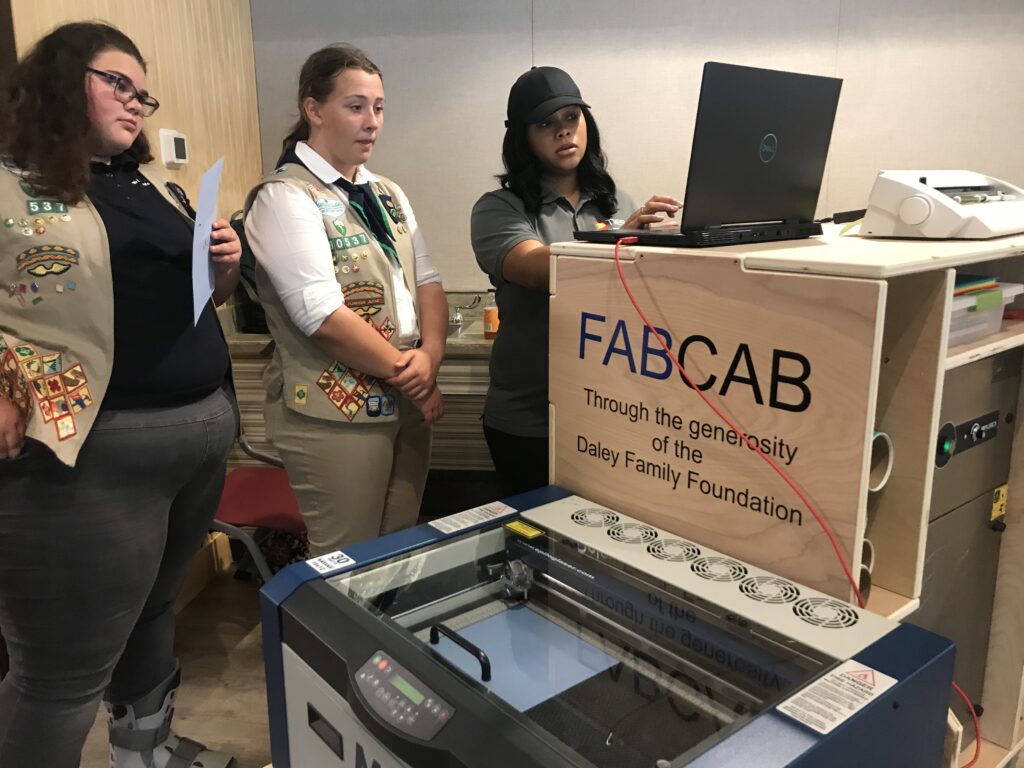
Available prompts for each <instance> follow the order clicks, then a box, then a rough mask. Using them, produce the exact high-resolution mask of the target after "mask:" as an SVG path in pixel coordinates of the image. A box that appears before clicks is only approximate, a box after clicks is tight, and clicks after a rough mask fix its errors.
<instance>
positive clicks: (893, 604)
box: [864, 586, 921, 621]
mask: <svg viewBox="0 0 1024 768" xmlns="http://www.w3.org/2000/svg"><path fill="white" fill-rule="evenodd" d="M920 604H921V601H920V600H918V599H917V598H916V597H907V596H906V595H900V594H898V593H896V592H890V591H889V590H888V589H883V588H882V587H879V586H873V587H871V593H870V594H869V595H868V602H867V605H865V606H864V608H865V610H868V611H871V612H872V613H876V614H878V615H879V616H885V617H886V618H889V619H892V620H893V621H903V619H905V618H907V616H909V615H910V614H912V613H913V612H914V611H916V610H917V607H918V606H919V605H920Z"/></svg>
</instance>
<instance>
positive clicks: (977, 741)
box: [615, 237, 981, 768]
mask: <svg viewBox="0 0 1024 768" xmlns="http://www.w3.org/2000/svg"><path fill="white" fill-rule="evenodd" d="M635 242H637V239H636V238H635V237H623V238H621V239H619V240H618V241H617V242H616V243H615V268H616V269H617V270H618V271H619V281H620V282H621V283H622V287H623V289H625V291H626V295H627V296H628V297H629V301H630V303H631V304H632V305H633V309H635V310H636V313H637V314H638V315H640V319H641V320H643V321H644V325H646V326H647V327H648V328H649V329H650V330H651V333H653V334H654V337H655V338H656V339H657V340H658V343H659V344H661V347H662V349H664V350H665V353H666V354H667V355H668V357H669V359H670V360H671V361H672V362H673V363H674V364H675V366H676V368H678V369H679V373H681V374H682V375H683V378H684V379H685V380H686V383H687V384H689V385H690V387H691V388H692V389H693V391H694V392H696V393H697V395H698V396H699V397H700V399H701V400H703V401H704V404H705V405H706V406H707V407H708V408H710V409H711V410H712V411H714V412H715V415H716V416H718V418H720V419H721V420H722V421H724V422H725V423H726V424H728V425H729V428H730V429H732V430H733V432H735V433H736V434H737V435H739V436H740V437H742V438H743V442H745V443H746V444H747V447H748V448H750V449H751V450H754V451H756V452H757V455H758V456H760V457H761V458H762V459H764V460H765V461H766V462H768V466H770V467H771V468H772V469H773V470H775V473H776V474H777V475H778V476H779V477H781V478H782V479H783V480H784V481H785V482H786V485H788V486H789V487H790V488H792V489H793V491H794V493H796V495H797V496H799V497H800V500H801V501H802V502H803V503H804V504H806V505H807V509H808V511H809V512H810V513H811V515H813V516H814V520H815V521H816V522H817V523H818V525H819V526H820V527H821V530H822V531H824V532H825V535H826V536H827V537H828V540H829V543H830V544H831V545H832V549H833V551H834V552H835V553H836V557H837V558H838V559H839V564H840V565H841V566H842V567H843V573H845V574H846V578H847V579H848V580H849V581H850V585H851V586H852V587H853V593H854V594H855V595H856V596H857V604H858V605H859V606H860V607H861V608H863V607H864V598H863V597H862V596H861V594H860V589H859V588H858V587H857V581H856V579H854V578H853V574H852V573H851V572H850V566H849V565H848V564H847V562H846V558H845V557H843V553H842V551H841V550H840V549H839V542H838V541H836V537H835V535H834V534H833V533H832V530H831V529H830V528H829V526H828V524H827V523H826V522H825V520H824V518H822V517H821V516H820V515H819V514H818V512H817V510H815V509H814V505H813V504H811V502H810V500H809V499H808V498H807V497H806V496H805V495H804V494H803V492H802V491H801V490H800V489H799V488H797V487H796V483H794V482H793V481H792V480H791V479H790V477H789V475H787V474H786V473H785V472H783V471H782V469H781V468H780V467H779V466H778V465H777V464H776V463H775V462H774V461H772V459H771V457H770V456H768V454H766V453H765V452H764V451H762V450H761V447H760V446H759V445H758V444H757V443H755V442H754V441H752V440H751V439H750V438H749V437H747V435H746V433H745V432H744V431H743V430H741V429H740V428H739V427H738V426H736V425H735V424H733V422H732V421H731V420H730V419H729V417H728V416H726V415H725V414H724V413H722V412H721V411H720V410H719V409H718V408H717V407H716V406H715V404H714V403H712V402H711V400H709V399H708V398H707V396H706V395H705V394H704V393H703V392H701V391H700V390H699V389H698V388H697V387H696V386H695V385H694V383H693V380H692V379H691V378H690V375H689V374H688V373H687V372H686V369H685V368H683V366H682V364H681V363H680V362H679V360H678V359H677V358H676V356H675V355H673V354H672V350H671V349H670V348H669V346H668V344H666V343H665V340H664V339H663V338H662V337H661V334H660V333H658V330H657V329H656V328H655V327H654V326H653V325H652V324H651V321H650V320H648V319H647V315H645V314H644V311H643V310H642V309H641V308H640V305H639V304H638V303H637V300H636V298H635V297H634V296H633V292H632V291H631V290H630V289H629V282H628V281H627V280H626V274H625V272H623V271H622V259H621V258H620V257H619V247H620V246H622V245H632V244H633V243H635ZM953 690H955V691H956V692H957V693H958V694H959V695H960V697H961V698H962V699H963V700H964V701H965V702H967V711H968V712H970V713H971V719H972V720H973V721H974V734H975V736H974V757H972V758H971V761H970V762H969V763H967V764H966V765H964V766H963V768H971V767H972V766H973V765H974V764H975V763H977V762H978V758H980V757H981V725H980V724H979V723H978V715H977V713H975V711H974V705H973V704H972V703H971V700H970V699H969V698H968V697H967V694H965V693H964V692H963V691H962V690H961V689H960V686H959V685H957V684H956V683H953Z"/></svg>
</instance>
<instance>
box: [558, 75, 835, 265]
mask: <svg viewBox="0 0 1024 768" xmlns="http://www.w3.org/2000/svg"><path fill="white" fill-rule="evenodd" d="M842 84H843V81H842V80H841V79H838V78H834V77H819V76H817V75H801V74H797V73H794V72H779V71H776V70H772V69H757V68H755V67H741V66H737V65H735V64H721V63H718V62H713V61H709V62H707V63H706V64H705V65H704V76H703V79H702V80H701V86H700V101H699V103H698V105H697V123H696V126H695V127H694V131H693V148H692V149H691V150H690V172H689V176H688V177H687V182H686V196H685V198H684V201H683V211H682V220H681V222H680V227H679V229H675V228H672V229H656V230H649V229H638V230H621V229H618V230H610V229H605V230H596V231H582V230H580V231H577V232H576V233H575V236H576V239H577V240H585V241H587V242H593V243H614V242H616V241H617V240H618V239H620V238H622V237H636V238H637V240H638V242H639V243H640V244H641V245H654V246H670V247H676V248H693V247H702V246H713V245H732V244H735V243H752V242H768V241H771V240H795V239H800V238H804V237H810V236H811V235H820V234H821V225H820V224H816V223H815V222H814V211H815V208H816V207H817V204H818V193H819V192H820V190H821V179H822V175H823V173H824V171H825V160H826V158H827V157H828V145H829V141H830V140H831V138H832V124H833V122H834V121H835V116H836V107H837V105H838V104H839V89H840V88H841V87H842ZM678 215H679V214H677V216H678Z"/></svg>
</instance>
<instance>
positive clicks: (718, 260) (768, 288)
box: [550, 251, 885, 599]
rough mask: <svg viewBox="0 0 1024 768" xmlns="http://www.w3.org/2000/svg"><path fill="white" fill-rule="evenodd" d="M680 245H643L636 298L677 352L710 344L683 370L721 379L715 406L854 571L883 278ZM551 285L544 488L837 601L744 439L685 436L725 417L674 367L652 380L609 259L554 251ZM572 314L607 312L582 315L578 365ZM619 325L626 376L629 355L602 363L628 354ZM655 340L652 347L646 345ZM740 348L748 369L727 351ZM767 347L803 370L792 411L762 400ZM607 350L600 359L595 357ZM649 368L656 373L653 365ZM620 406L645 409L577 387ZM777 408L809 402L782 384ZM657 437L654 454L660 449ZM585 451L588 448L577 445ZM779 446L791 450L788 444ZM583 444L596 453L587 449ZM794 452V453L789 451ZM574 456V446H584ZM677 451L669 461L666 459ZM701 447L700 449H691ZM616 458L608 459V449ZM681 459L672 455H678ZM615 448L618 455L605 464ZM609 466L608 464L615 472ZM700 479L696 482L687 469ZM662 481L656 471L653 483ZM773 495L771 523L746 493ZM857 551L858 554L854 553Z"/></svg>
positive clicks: (820, 562) (811, 534) (832, 572)
mask: <svg viewBox="0 0 1024 768" xmlns="http://www.w3.org/2000/svg"><path fill="white" fill-rule="evenodd" d="M691 253H692V252H674V253H667V252H665V251H661V252H649V253H647V254H643V255H642V256H641V257H640V258H638V259H637V260H636V261H634V262H625V263H624V265H623V266H624V270H625V273H626V276H627V279H628V280H629V282H630V285H631V287H632V290H633V292H634V294H635V295H636V298H637V300H638V302H639V303H640V305H641V306H642V307H643V308H644V309H645V310H646V311H647V312H648V313H649V315H650V316H651V317H653V318H657V322H656V325H658V326H659V327H662V328H664V329H666V330H667V331H668V332H669V334H670V335H671V337H672V339H673V345H672V346H673V350H674V351H675V350H678V348H679V347H680V346H681V344H682V342H683V339H686V338H687V337H690V336H693V335H697V334H699V335H703V336H705V337H706V338H707V339H709V340H711V341H712V342H713V343H714V346H715V349H716V350H717V355H712V354H710V353H709V349H708V346H707V343H706V342H696V343H693V344H692V345H691V346H690V347H689V349H688V351H687V353H686V356H685V360H684V366H685V367H686V368H687V372H688V373H689V374H690V376H691V377H692V378H693V380H694V381H695V382H696V383H698V384H700V383H702V382H704V381H706V380H707V379H708V377H709V376H710V375H714V376H716V377H717V380H716V382H715V384H714V385H713V386H712V387H711V389H710V390H709V394H712V393H713V397H712V399H713V400H717V401H719V402H720V403H721V405H722V406H723V407H724V409H725V411H726V413H727V414H728V415H729V416H730V418H732V419H733V420H735V421H736V422H737V423H738V424H739V425H740V426H741V427H742V428H744V429H745V430H746V431H747V433H748V434H750V435H756V436H758V437H759V438H761V439H762V441H763V442H762V446H763V447H764V448H767V449H768V450H769V451H770V452H773V453H774V454H775V455H774V457H773V458H775V459H776V461H777V462H778V463H779V464H780V466H782V468H783V469H784V470H785V471H787V472H788V473H789V474H790V475H791V477H793V479H794V480H795V481H796V483H797V484H798V485H799V486H800V487H801V488H802V490H803V491H804V492H805V494H806V495H807V496H808V497H809V498H810V500H811V501H812V503H813V504H814V505H815V507H816V509H817V510H818V511H819V512H820V513H822V514H823V515H825V516H826V517H827V518H828V520H829V521H830V523H831V525H832V528H833V530H834V531H835V533H836V534H837V536H838V539H839V542H840V547H841V550H842V552H843V554H844V557H845V558H846V560H847V562H848V563H849V564H850V565H851V567H852V568H853V569H855V570H856V568H857V567H858V565H859V559H860V555H859V552H858V549H859V541H860V537H861V536H862V534H863V528H864V514H863V512H862V510H863V509H864V502H865V495H866V493H867V491H866V484H865V482H864V477H865V469H866V460H867V456H866V453H867V443H868V437H869V435H870V432H871V427H872V421H873V418H874V397H873V394H872V393H874V392H875V389H876V382H877V376H878V357H879V354H880V349H881V333H880V327H881V326H880V322H881V313H882V311H883V307H884V297H885V284H884V283H883V282H880V281H862V280H852V279H842V278H830V277H812V276H798V275H779V274H772V273H756V272H745V271H744V270H743V269H742V268H741V267H740V266H739V263H738V261H737V260H735V259H731V258H727V257H722V256H714V255H712V254H710V253H709V254H708V255H706V256H704V255H700V256H697V255H690V254H691ZM556 268H557V273H556V279H557V282H556V291H555V295H554V296H553V297H552V300H551V327H552V334H551V383H550V397H551V401H552V404H553V412H554V426H553V430H554V438H553V439H554V452H555V460H554V466H553V478H554V481H555V483H557V484H559V485H563V486H565V487H567V488H569V489H571V490H573V491H575V492H578V493H580V494H582V495H584V496H586V497H588V498H591V499H593V500H594V501H597V502H599V503H602V504H606V505H608V506H609V507H611V508H613V509H617V510H620V511H622V512H624V513H626V514H629V515H633V516H636V517H638V518H640V519H642V520H645V521H647V522H650V523H651V524H652V525H657V526H659V527H661V528H665V529H668V530H671V531H673V532H675V533H678V534H680V535H681V536H685V537H687V538H692V539H693V540H694V541H697V542H700V543H703V544H706V545H708V546H711V547H714V548H716V549H718V550H719V551H722V552H726V553H728V554H730V555H732V556H734V557H737V558H739V559H741V560H745V561H748V562H751V563H754V564H756V565H759V566H761V567H763V568H766V569H768V570H771V571H774V572H776V573H779V574H781V575H784V576H786V577H788V578H792V579H794V580H796V581H799V582H801V583H803V584H806V585H808V586H811V587H814V588H815V589H819V590H822V591H824V592H827V593H829V594H832V595H835V596H837V597H841V598H843V599H848V598H849V597H850V595H851V589H850V587H849V584H848V583H847V581H846V578H845V576H844V575H843V571H842V569H841V567H840V565H839V562H838V560H837V558H836V556H835V554H834V553H833V551H832V549H831V547H830V545H829V543H828V540H827V539H826V537H825V536H823V535H822V533H821V530H820V529H819V528H818V526H817V525H816V524H815V522H814V520H813V518H812V515H811V513H810V512H809V511H808V510H807V508H806V507H805V505H804V504H803V503H802V502H800V500H799V498H798V497H797V496H796V495H795V494H794V493H793V492H792V490H791V489H789V487H788V486H786V485H785V484H784V482H783V481H782V480H781V478H779V477H778V476H777V475H775V473H774V472H773V471H772V470H771V468H770V467H768V465H767V464H765V463H764V462H763V461H762V460H761V459H759V458H758V457H757V456H756V455H755V454H754V453H753V452H752V451H751V450H750V449H749V448H747V447H746V446H745V445H729V444H728V443H727V442H725V441H724V440H723V439H722V438H724V437H725V436H724V435H723V436H722V437H720V438H719V439H717V440H716V439H714V438H713V437H712V438H708V437H706V436H701V437H698V438H697V439H694V438H693V437H692V434H691V432H690V429H691V423H692V422H694V421H696V422H698V423H699V425H705V424H706V425H708V426H707V427H703V426H699V428H700V429H701V430H704V429H712V430H713V429H714V427H717V426H720V425H721V422H719V421H718V419H717V417H716V416H715V415H714V414H713V413H712V412H711V411H710V410H709V409H708V408H707V407H706V406H705V405H703V403H702V402H701V401H700V400H699V399H698V397H697V395H696V393H694V392H693V391H691V390H690V389H689V388H687V387H686V386H685V385H684V384H683V383H682V382H681V379H680V377H679V375H678V374H677V373H674V374H673V375H672V376H670V377H669V378H668V379H664V380H659V379H656V378H651V377H648V376H644V375H640V374H641V372H642V370H643V362H642V349H643V346H644V343H643V325H642V322H641V321H640V319H639V318H638V317H637V315H636V313H635V311H634V310H633V308H632V307H631V306H630V304H629V303H628V299H627V298H626V297H625V295H624V292H623V290H622V287H621V285H620V283H619V279H618V275H617V273H616V270H615V264H614V262H613V261H611V260H609V259H607V258H589V259H588V258H576V257H559V258H558V260H557V265H556ZM582 313H593V314H596V315H601V316H604V317H605V318H606V320H605V321H604V322H601V321H600V320H596V319H592V320H588V322H587V326H586V330H587V332H588V333H589V334H593V335H596V336H600V337H601V340H600V341H598V340H591V339H585V340H584V341H583V349H582V352H583V355H582V358H581V335H582ZM619 320H622V321H624V327H625V328H626V331H627V333H628V336H629V345H630V349H631V351H632V358H633V364H634V366H635V368H636V373H631V372H630V362H629V358H628V357H627V356H626V355H623V354H612V355H610V356H608V355H607V352H608V350H609V348H611V347H613V346H614V347H615V348H616V349H620V350H621V349H625V347H626V341H625V338H624V337H623V336H622V335H621V332H620V335H618V336H616V326H617V323H618V321H619ZM656 343H657V342H656V341H655V340H653V339H651V340H650V341H649V345H651V346H653V345H656ZM741 345H746V348H747V349H748V350H749V362H750V363H752V364H753V373H752V372H751V369H750V365H749V364H748V361H747V360H744V359H742V358H738V350H740V349H741ZM776 350H780V351H784V352H786V353H797V354H799V355H802V356H803V357H804V358H806V360H807V361H808V362H809V365H810V373H809V375H807V376H806V386H807V388H808V390H809V391H810V399H809V404H808V405H807V406H806V408H805V409H804V410H800V411H791V410H785V409H781V408H778V407H770V393H771V373H772V367H773V355H774V354H775V351H776ZM606 357H607V360H608V362H607V364H605V362H604V361H605V359H606ZM737 359H739V361H740V362H739V364H738V368H737V374H738V375H739V376H740V377H743V378H747V379H752V378H755V377H756V379H757V384H758V389H759V391H760V393H761V398H762V401H763V404H758V403H757V402H756V398H755V395H754V387H753V386H751V385H750V384H744V383H742V382H740V381H738V380H737V381H733V382H732V383H730V385H729V387H728V390H727V393H726V394H725V395H724V396H722V394H721V393H722V390H723V388H724V386H725V381H726V379H727V378H728V371H729V369H730V366H731V364H732V362H733V361H734V360H737ZM647 367H648V370H650V371H663V370H664V367H665V364H664V362H662V361H661V360H660V359H658V358H653V357H651V358H649V359H648V361H647ZM779 368H780V370H781V371H782V372H783V373H785V374H787V375H789V376H795V377H798V378H800V377H801V375H802V372H801V366H800V364H799V363H795V362H794V361H793V359H787V360H786V362H784V363H783V364H782V365H780V366H779ZM588 389H589V390H591V391H592V392H595V393H597V394H598V395H600V396H602V397H606V398H611V399H613V400H615V401H620V402H623V403H633V404H639V403H642V404H643V405H644V406H645V407H646V415H643V416H641V415H638V416H637V418H636V420H635V421H632V420H631V419H630V418H628V417H627V416H624V415H620V414H618V413H615V412H614V408H612V407H611V406H609V407H605V408H601V407H594V405H593V403H594V402H597V400H596V398H595V397H594V395H593V394H591V395H589V397H590V398H591V401H590V402H591V405H588V392H587V390H588ZM778 399H779V400H780V401H783V402H786V403H788V404H790V405H793V406H796V407H799V405H800V404H801V403H802V401H804V399H805V397H804V395H803V394H801V392H800V390H799V388H798V387H796V386H794V385H792V384H783V385H781V386H780V387H779V390H778ZM659 407H661V408H663V409H664V410H665V411H667V412H669V413H671V414H674V415H676V416H678V417H680V418H681V419H682V424H681V428H680V429H676V428H673V427H672V426H671V425H669V426H666V425H665V424H664V423H662V424H658V423H656V422H657V410H656V409H658V408H659ZM665 437H668V440H669V444H670V447H669V449H668V452H667V453H665V452H663V451H661V450H659V447H658V445H656V443H657V441H660V440H662V439H663V438H665ZM584 442H585V443H586V446H584ZM783 443H784V445H785V446H789V449H788V450H787V449H786V448H785V447H784V445H783ZM591 446H599V448H597V449H593V450H595V451H596V452H597V453H598V455H597V456H595V455H593V453H592V452H591V451H592V449H591ZM794 448H795V449H796V452H795V453H793V452H791V451H792V449H794ZM581 449H583V450H581ZM677 449H678V452H677ZM688 450H689V451H692V450H699V451H700V452H701V457H700V459H701V460H700V462H699V463H697V461H696V455H695V454H693V453H688V452H687V451H688ZM627 451H633V452H634V454H635V458H636V459H640V460H644V461H647V462H651V464H650V466H649V467H645V468H644V471H641V468H640V465H639V463H637V462H634V463H633V464H632V465H631V466H630V465H627V464H626V461H627ZM609 452H612V453H609ZM680 454H681V455H680ZM616 455H617V458H615V457H616ZM613 463H614V466H613ZM691 472H694V473H697V474H698V475H699V477H698V478H696V479H694V476H693V475H691V474H690V473H691ZM659 475H660V477H659ZM703 481H707V482H711V483H714V484H715V486H716V489H721V488H730V489H733V491H734V492H735V494H736V495H735V499H737V500H738V499H739V498H740V496H739V494H740V492H742V491H743V490H744V489H749V493H748V495H747V497H746V500H747V502H748V503H745V504H744V503H741V502H739V501H733V500H732V499H730V500H722V499H721V498H715V497H714V494H707V493H704V492H702V491H701V490H700V483H701V482H703ZM754 497H757V498H759V499H763V498H764V497H768V498H769V499H773V500H774V501H773V503H774V504H781V505H783V506H785V507H787V508H789V509H798V510H800V513H796V512H792V513H787V512H782V513H781V514H780V516H779V517H781V518H782V519H779V517H776V516H775V515H773V514H771V513H769V514H765V512H764V508H766V507H767V506H768V505H765V504H762V505H761V506H762V509H760V510H758V509H756V508H755V507H754V504H753V502H750V501H749V500H750V499H752V498H754ZM855 544H857V545H858V546H855Z"/></svg>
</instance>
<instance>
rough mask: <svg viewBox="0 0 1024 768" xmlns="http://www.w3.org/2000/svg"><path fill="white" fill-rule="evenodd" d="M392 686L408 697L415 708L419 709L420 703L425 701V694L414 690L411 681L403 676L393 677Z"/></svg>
mask: <svg viewBox="0 0 1024 768" xmlns="http://www.w3.org/2000/svg"><path fill="white" fill-rule="evenodd" d="M391 684H392V685H393V686H395V688H397V689H398V690H399V691H401V692H402V693H404V694H405V695H406V696H408V697H409V701H411V702H412V703H413V706H416V707H418V706H419V705H420V702H421V701H423V694H422V693H420V692H419V691H417V690H416V689H415V688H413V687H412V685H411V684H410V683H409V681H408V680H406V679H405V678H404V677H402V676H401V675H392V676H391Z"/></svg>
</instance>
